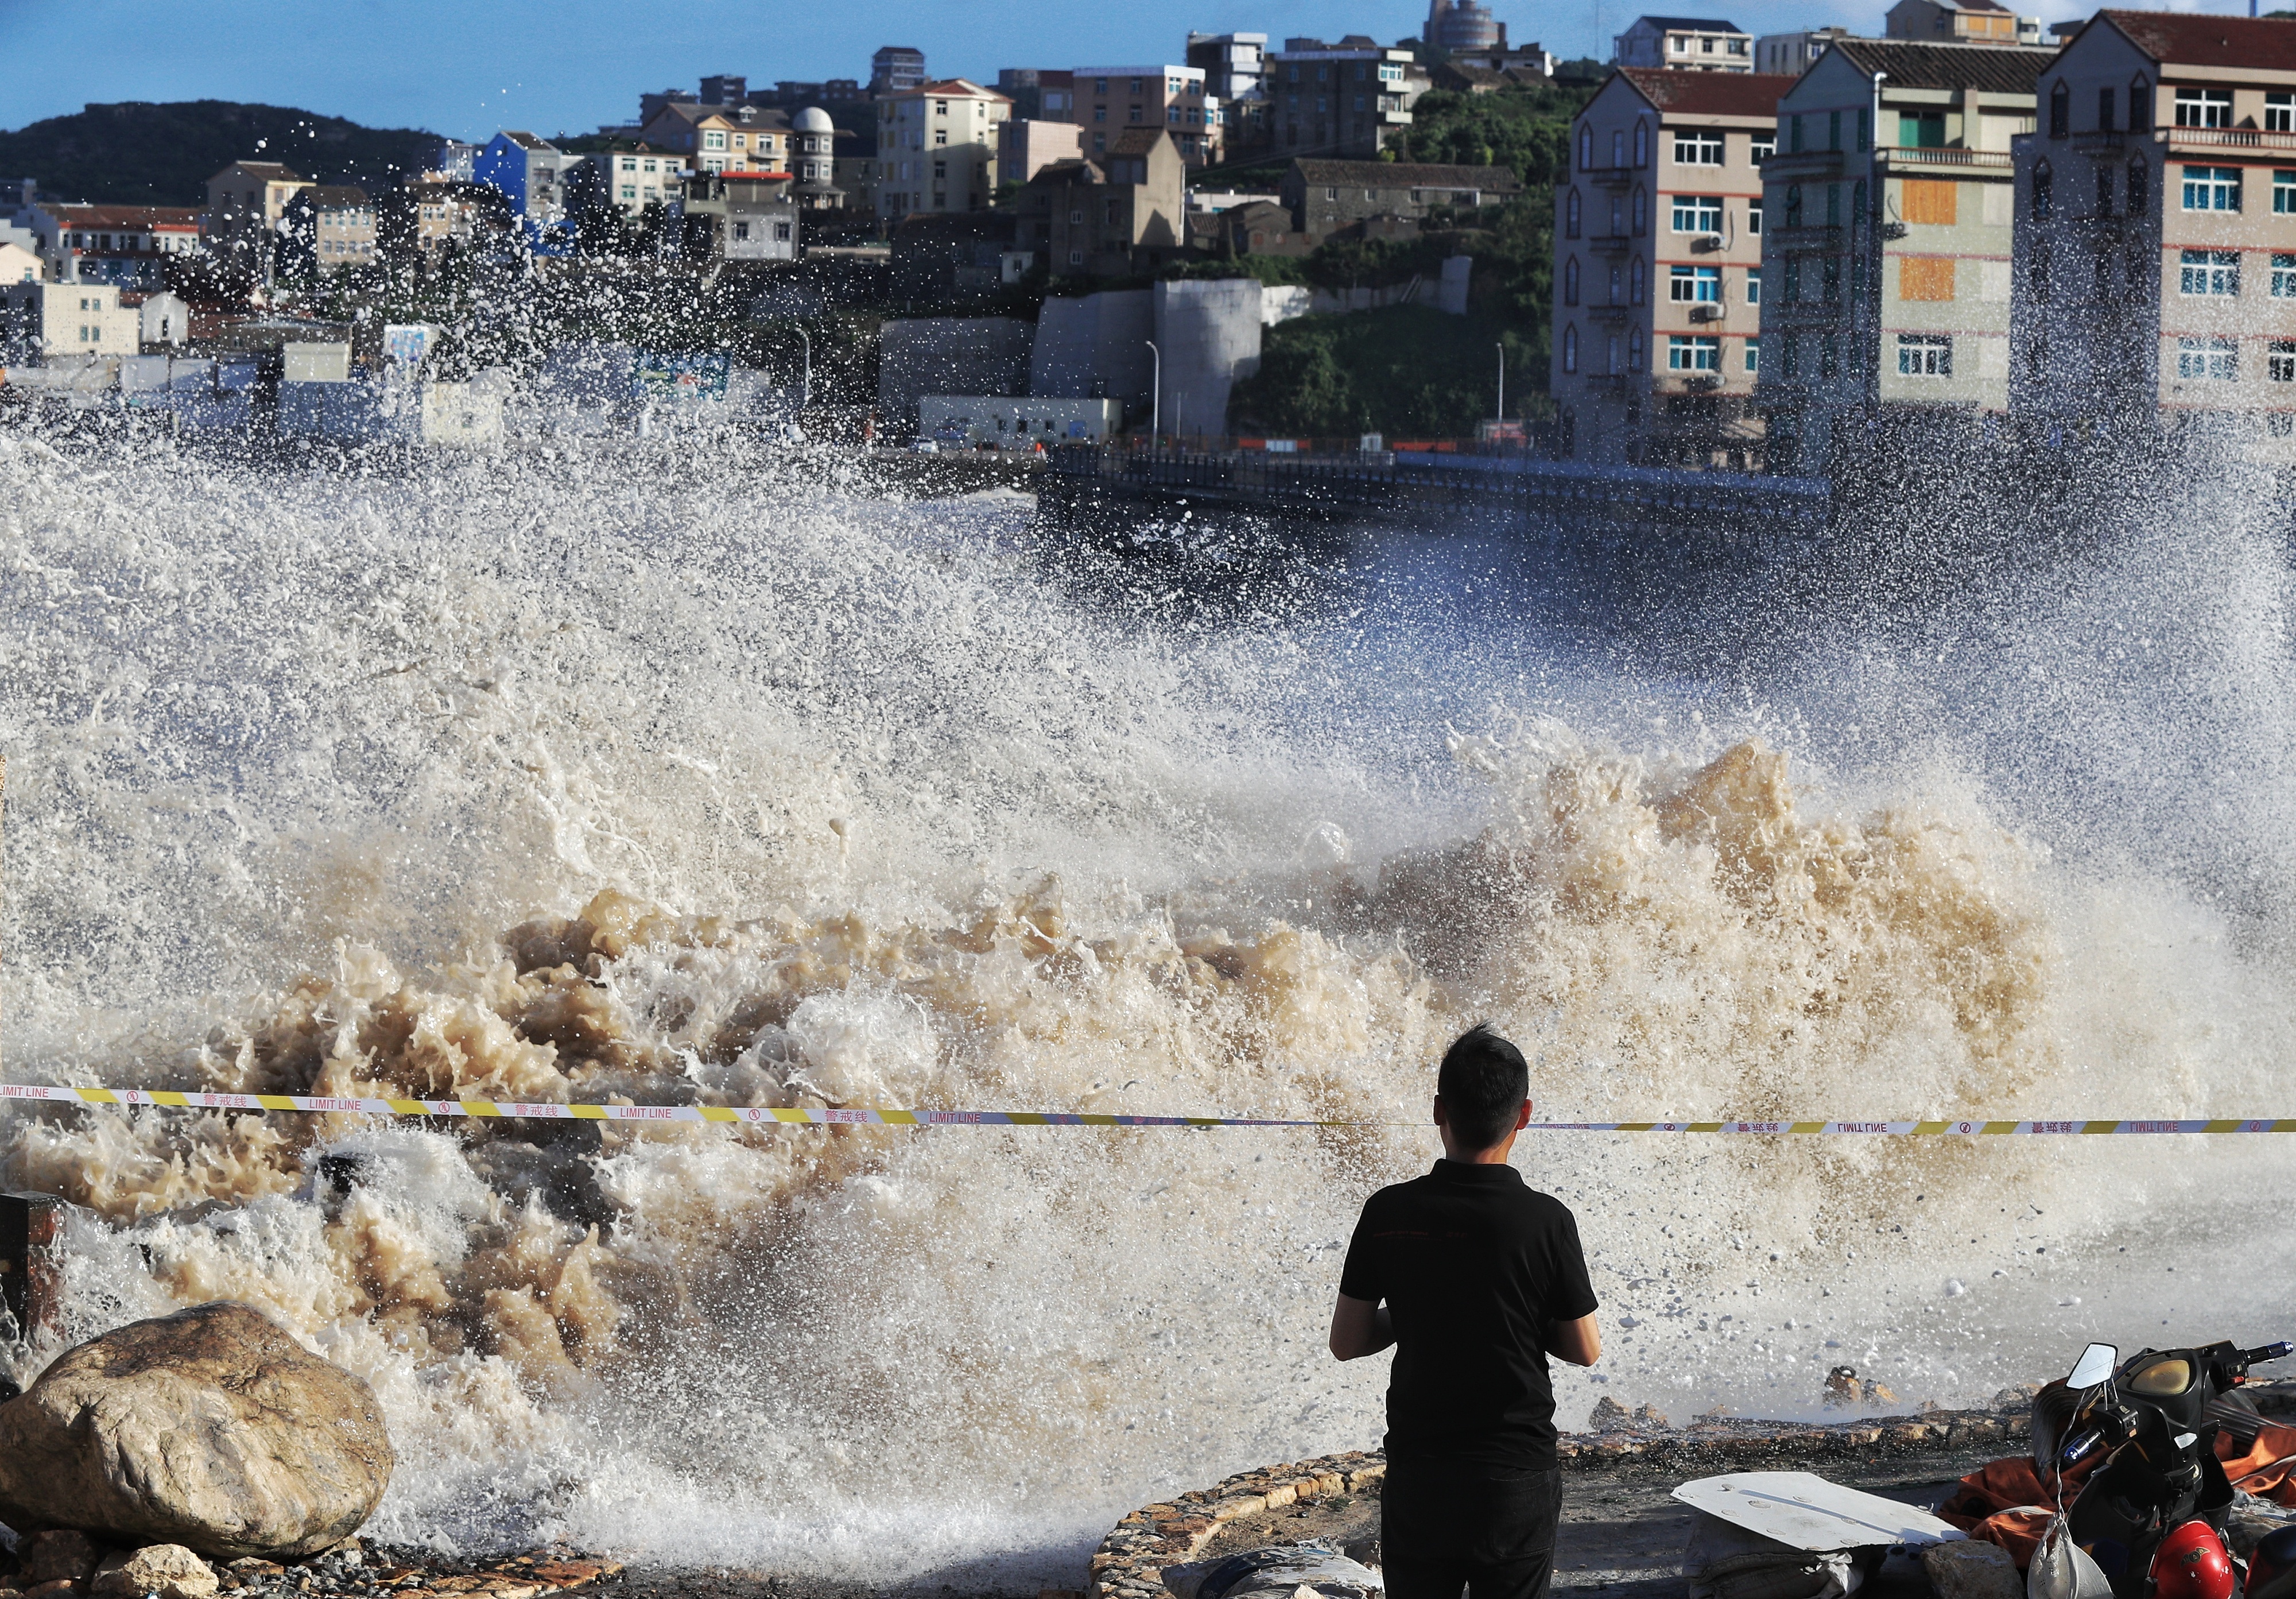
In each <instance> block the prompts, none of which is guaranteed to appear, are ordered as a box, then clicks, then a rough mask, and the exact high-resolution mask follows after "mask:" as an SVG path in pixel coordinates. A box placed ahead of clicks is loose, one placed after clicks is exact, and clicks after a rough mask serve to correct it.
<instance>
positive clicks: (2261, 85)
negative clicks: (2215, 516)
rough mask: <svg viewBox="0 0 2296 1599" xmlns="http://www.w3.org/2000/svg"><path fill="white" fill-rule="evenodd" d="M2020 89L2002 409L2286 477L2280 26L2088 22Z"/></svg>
mask: <svg viewBox="0 0 2296 1599" xmlns="http://www.w3.org/2000/svg"><path fill="white" fill-rule="evenodd" d="M2039 88H2040V106H2041V111H2040V117H2039V126H2038V127H2037V128H2036V129H2035V130H2034V131H2033V132H2032V133H2030V134H2029V135H2026V136H2025V137H2023V138H2021V139H2019V140H2018V141H2017V142H2016V156H2015V160H2016V196H2017V230H2018V232H2017V250H2016V271H2015V274H2014V283H2015V310H2016V325H2017V330H2018V338H2017V343H2018V349H2017V352H2016V353H2017V359H2016V362H2015V365H2014V378H2013V387H2012V405H2013V408H2014V409H2015V410H2016V411H2017V412H2018V413H2019V414H2021V415H2026V416H2032V417H2037V418H2046V419H2050V420H2052V421H2055V422H2063V423H2068V424H2073V425H2076V426H2081V427H2088V428H2096V427H2102V428H2105V429H2109V430H2120V429H2122V428H2125V427H2128V426H2129V425H2132V424H2133V425H2136V426H2138V427H2143V428H2152V427H2155V426H2159V425H2161V424H2163V423H2164V422H2165V423H2166V424H2167V425H2169V426H2171V427H2191V428H2199V429H2204V430H2214V431H2217V432H2218V433H2220V434H2223V435H2225V436H2226V437H2228V438H2231V439H2235V440H2236V441H2238V442H2240V443H2242V444H2243V447H2244V448H2245V449H2246V450H2247V452H2248V453H2249V454H2251V455H2258V456H2262V457H2265V458H2269V459H2272V460H2276V461H2280V462H2288V461H2292V460H2296V21H2285V20H2277V19H2253V18H2248V17H2226V16H2210V15H2204V14H2199V13H2177V12H2128V11H2103V12H2097V13H2096V15H2095V16H2094V17H2092V18H2091V19H2090V20H2089V21H2088V24H2087V26H2086V27H2084V28H2083V29H2081V30H2080V32H2079V34H2078V35H2076V36H2075V37H2074V38H2073V39H2072V41H2071V43H2070V44H2068V45H2066V46H2065V48H2064V50H2063V52H2062V53H2061V54H2059V55H2058V56H2057V57H2056V58H2055V59H2054V61H2051V62H2050V63H2049V64H2048V67H2047V69H2046V70H2045V71H2044V72H2043V73H2042V74H2041V78H2040V86H2039Z"/></svg>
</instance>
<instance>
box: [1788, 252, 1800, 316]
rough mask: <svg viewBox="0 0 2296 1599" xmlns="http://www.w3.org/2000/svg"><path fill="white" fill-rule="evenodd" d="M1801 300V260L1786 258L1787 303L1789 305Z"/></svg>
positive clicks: (1793, 257) (1794, 257)
mask: <svg viewBox="0 0 2296 1599" xmlns="http://www.w3.org/2000/svg"><path fill="white" fill-rule="evenodd" d="M1800 298H1801V258H1800V256H1788V257H1787V258H1786V301H1787V303H1788V304H1789V305H1791V304H1792V303H1793V302H1794V301H1796V300H1798V299H1800Z"/></svg>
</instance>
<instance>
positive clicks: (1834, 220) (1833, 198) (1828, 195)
mask: <svg viewBox="0 0 2296 1599" xmlns="http://www.w3.org/2000/svg"><path fill="white" fill-rule="evenodd" d="M1825 225H1826V226H1828V227H1840V226H1841V184H1826V185H1825Z"/></svg>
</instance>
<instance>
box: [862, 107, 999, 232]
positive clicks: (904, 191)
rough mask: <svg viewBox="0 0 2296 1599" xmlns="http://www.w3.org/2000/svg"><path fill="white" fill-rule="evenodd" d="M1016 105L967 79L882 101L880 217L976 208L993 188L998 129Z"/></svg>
mask: <svg viewBox="0 0 2296 1599" xmlns="http://www.w3.org/2000/svg"><path fill="white" fill-rule="evenodd" d="M1012 115H1013V102H1012V100H1011V99H1010V98H1009V97H1008V96H1006V95H1004V94H998V93H997V92H996V90H994V89H984V88H982V87H981V86H980V85H979V84H977V83H973V82H972V81H970V80H969V79H966V78H947V79H944V80H943V81H941V82H939V83H928V84H924V85H922V86H919V87H917V88H914V89H910V90H907V91H905V92H903V93H900V94H888V95H885V96H884V97H882V98H881V99H880V100H879V101H878V102H877V163H878V173H879V176H878V180H877V217H878V219H879V220H880V221H881V222H885V223H888V224H890V223H895V222H898V221H899V220H900V219H901V218H902V217H906V216H909V215H911V214H912V213H914V212H917V211H979V210H985V209H988V204H989V202H990V201H992V200H993V199H994V198H995V197H996V141H997V129H998V127H1001V126H1002V125H1003V124H1004V123H1005V122H1006V121H1008V120H1010V119H1011V118H1012Z"/></svg>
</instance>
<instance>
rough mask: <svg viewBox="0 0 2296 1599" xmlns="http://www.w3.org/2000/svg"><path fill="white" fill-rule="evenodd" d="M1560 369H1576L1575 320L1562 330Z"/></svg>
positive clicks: (1576, 327)
mask: <svg viewBox="0 0 2296 1599" xmlns="http://www.w3.org/2000/svg"><path fill="white" fill-rule="evenodd" d="M1562 370H1563V371H1565V372H1576V371H1578V370H1579V324H1577V323H1575V322H1574V323H1571V324H1569V325H1568V326H1566V327H1565V328H1564V329H1563V330H1562Z"/></svg>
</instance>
